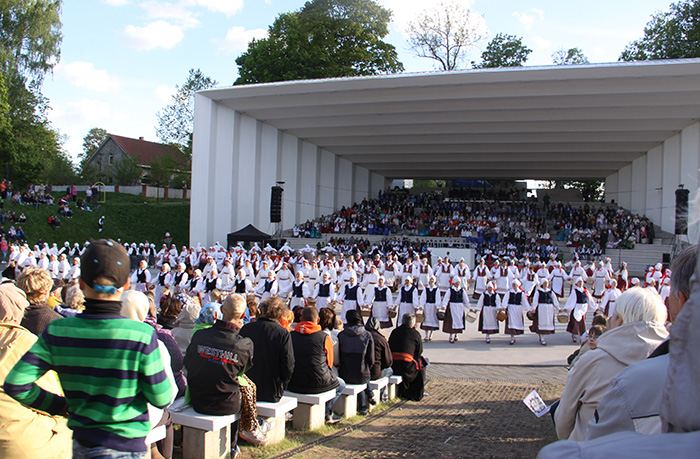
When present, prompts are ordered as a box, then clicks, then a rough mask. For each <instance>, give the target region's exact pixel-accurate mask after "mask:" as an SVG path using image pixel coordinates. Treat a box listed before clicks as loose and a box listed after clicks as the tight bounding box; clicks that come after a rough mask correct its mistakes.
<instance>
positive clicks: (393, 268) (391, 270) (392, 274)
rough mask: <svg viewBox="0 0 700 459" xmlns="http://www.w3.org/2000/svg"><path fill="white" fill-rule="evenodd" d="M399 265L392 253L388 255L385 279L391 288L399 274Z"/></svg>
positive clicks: (385, 265)
mask: <svg viewBox="0 0 700 459" xmlns="http://www.w3.org/2000/svg"><path fill="white" fill-rule="evenodd" d="M399 265H400V263H399V262H397V261H396V260H395V259H394V256H393V255H392V254H389V255H387V257H386V263H385V264H384V281H385V283H386V285H387V286H388V287H390V288H391V287H393V286H394V281H395V279H396V278H397V277H398V275H399Z"/></svg>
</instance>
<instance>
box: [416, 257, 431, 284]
mask: <svg viewBox="0 0 700 459" xmlns="http://www.w3.org/2000/svg"><path fill="white" fill-rule="evenodd" d="M432 276H433V268H432V266H430V264H428V259H427V258H426V257H423V259H422V260H421V262H420V264H419V265H418V283H417V287H418V290H419V291H423V289H424V288H425V286H426V285H428V279H430V278H431V277H432Z"/></svg>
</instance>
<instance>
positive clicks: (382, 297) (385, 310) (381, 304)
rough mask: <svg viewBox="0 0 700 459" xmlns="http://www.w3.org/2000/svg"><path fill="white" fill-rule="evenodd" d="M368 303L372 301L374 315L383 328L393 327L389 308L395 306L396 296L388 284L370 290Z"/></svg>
mask: <svg viewBox="0 0 700 459" xmlns="http://www.w3.org/2000/svg"><path fill="white" fill-rule="evenodd" d="M367 303H372V317H375V318H376V319H377V320H378V321H379V324H380V326H381V327H382V328H389V327H391V318H390V317H389V310H390V309H392V308H393V307H394V297H393V296H392V294H391V289H389V287H387V286H386V285H385V286H384V287H379V286H377V287H374V289H372V290H371V291H370V292H369V296H368V297H367Z"/></svg>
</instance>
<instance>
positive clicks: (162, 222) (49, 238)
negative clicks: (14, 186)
mask: <svg viewBox="0 0 700 459" xmlns="http://www.w3.org/2000/svg"><path fill="white" fill-rule="evenodd" d="M52 194H53V196H54V197H55V198H56V202H57V203H58V200H59V198H60V193H52ZM78 197H79V198H83V199H84V198H85V193H84V192H82V193H78ZM2 202H3V203H4V209H3V210H2V212H3V213H4V214H7V213H8V212H13V211H14V212H15V215H16V216H17V217H18V216H19V215H20V214H21V213H24V215H25V216H26V217H27V222H26V223H25V224H21V225H20V226H22V229H23V230H24V232H25V234H26V236H27V241H28V242H29V243H30V244H31V245H33V244H35V243H36V242H37V241H38V240H39V239H41V240H43V241H45V242H49V243H51V242H56V243H57V244H58V245H59V246H61V245H62V244H63V242H64V241H68V242H70V243H71V244H72V243H74V242H80V243H81V244H82V243H83V242H85V241H87V240H90V238H95V239H97V238H112V239H121V240H122V241H124V242H137V243H138V242H143V241H146V240H147V241H149V242H153V243H156V244H158V246H159V245H160V244H162V243H163V238H164V236H165V232H166V231H167V232H169V233H170V234H171V235H172V237H173V243H174V244H177V246H178V247H180V246H182V245H189V233H190V229H189V221H190V203H189V201H181V200H163V199H160V200H159V201H158V203H156V199H155V198H144V197H141V196H134V195H129V194H120V193H107V195H106V201H105V202H104V203H101V204H99V206H100V207H99V208H97V209H94V210H93V211H83V210H80V209H78V208H77V206H76V205H75V203H71V206H70V208H71V210H72V211H73V217H72V218H66V217H61V216H59V218H60V219H61V227H60V228H58V229H53V228H52V227H51V226H49V224H48V223H47V220H48V217H49V215H58V209H59V207H58V205H54V206H41V208H39V209H37V208H35V207H34V206H32V205H26V204H25V205H21V204H15V203H13V202H11V201H10V200H3V201H2ZM102 215H104V216H105V227H104V230H103V231H102V232H101V233H99V232H98V231H97V229H98V227H97V220H98V219H99V218H100V217H101V216H102ZM12 224H13V223H11V222H10V221H9V220H8V218H7V217H6V218H5V222H4V223H2V226H3V227H4V228H5V230H7V229H8V228H9V227H10V226H11V225H12ZM14 225H15V226H17V225H18V224H17V223H15V224H14Z"/></svg>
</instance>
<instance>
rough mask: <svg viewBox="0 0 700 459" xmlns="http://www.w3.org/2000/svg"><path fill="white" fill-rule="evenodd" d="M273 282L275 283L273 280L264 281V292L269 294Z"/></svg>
mask: <svg viewBox="0 0 700 459" xmlns="http://www.w3.org/2000/svg"><path fill="white" fill-rule="evenodd" d="M273 282H275V281H274V280H270V279H268V280H266V281H265V291H266V292H269V291H270V290H272V283H273Z"/></svg>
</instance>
